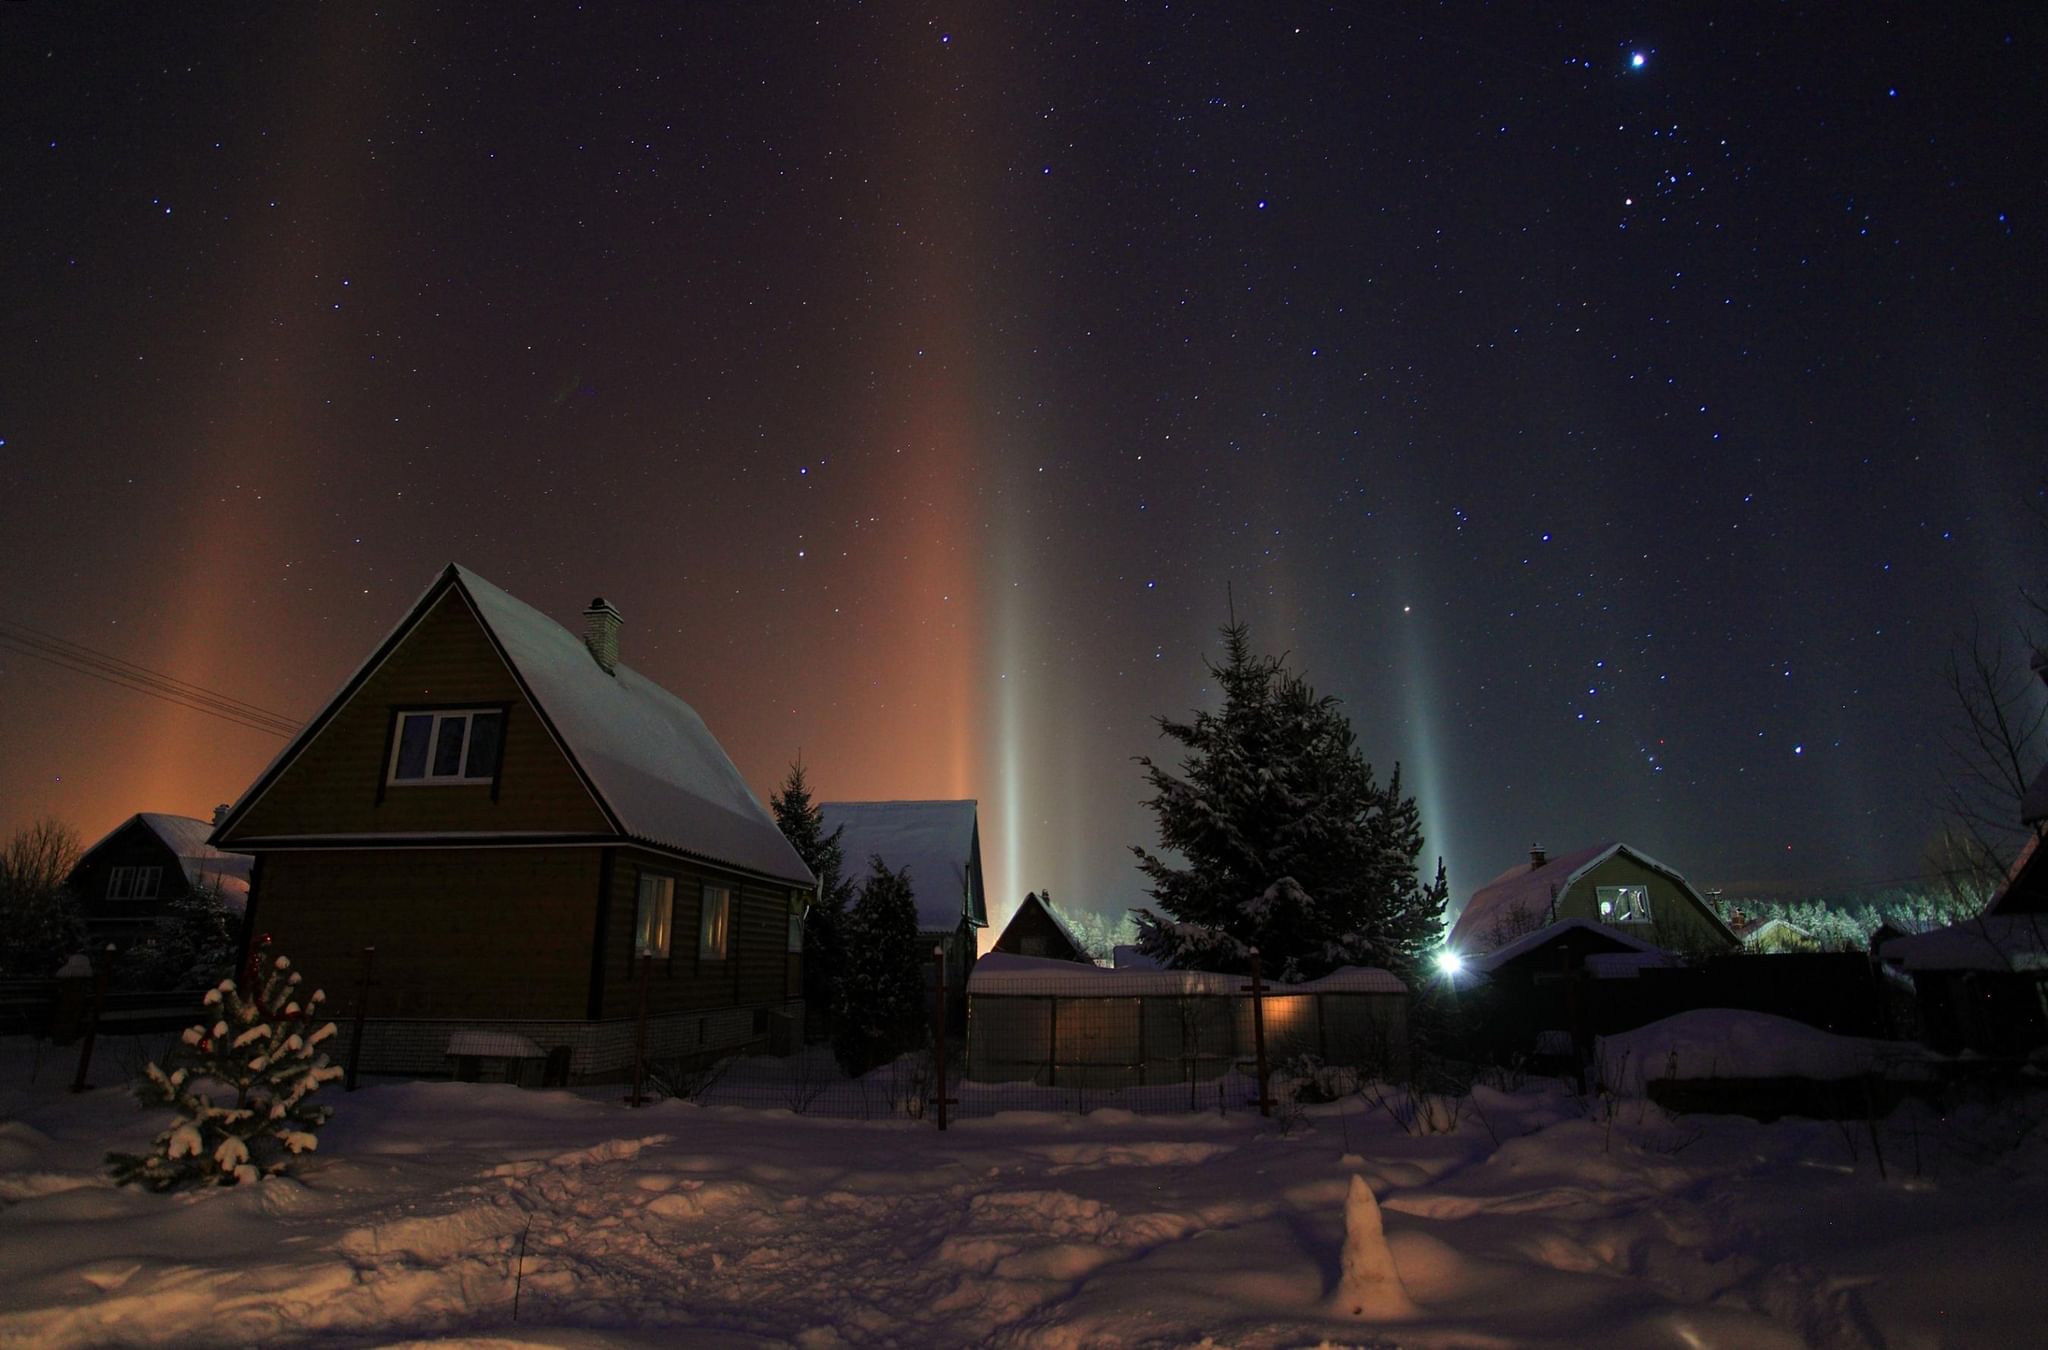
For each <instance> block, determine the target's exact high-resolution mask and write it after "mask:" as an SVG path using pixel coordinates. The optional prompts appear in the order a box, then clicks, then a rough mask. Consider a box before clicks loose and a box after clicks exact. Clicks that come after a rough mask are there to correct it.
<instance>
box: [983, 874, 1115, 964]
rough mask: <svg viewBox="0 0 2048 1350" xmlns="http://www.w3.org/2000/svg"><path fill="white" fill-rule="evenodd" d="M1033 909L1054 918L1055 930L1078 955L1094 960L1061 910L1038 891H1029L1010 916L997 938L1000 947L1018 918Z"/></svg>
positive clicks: (1051, 918)
mask: <svg viewBox="0 0 2048 1350" xmlns="http://www.w3.org/2000/svg"><path fill="white" fill-rule="evenodd" d="M1031 909H1036V910H1037V911H1038V912H1039V913H1041V914H1043V915H1045V917H1046V918H1048V919H1050V920H1052V926H1053V929H1054V931H1056V932H1058V933H1059V935H1060V936H1061V937H1062V938H1065V939H1066V943H1067V945H1068V946H1069V947H1072V948H1073V949H1074V951H1075V953H1076V954H1077V955H1079V956H1080V957H1082V958H1083V959H1084V960H1088V961H1091V962H1092V961H1093V960H1094V958H1093V957H1092V956H1090V955H1089V954H1088V949H1087V948H1086V947H1084V946H1082V945H1081V939H1079V938H1077V937H1075V936H1074V930H1073V929H1071V928H1069V927H1067V921H1066V920H1065V919H1064V918H1062V917H1061V916H1060V912H1059V911H1058V910H1056V909H1054V908H1053V907H1052V901H1050V900H1048V899H1046V898H1045V897H1044V896H1042V895H1040V894H1039V893H1038V892H1037V891H1027V892H1026V893H1025V895H1024V899H1023V900H1022V901H1021V902H1019V904H1018V905H1017V912H1016V913H1015V914H1012V915H1011V916H1010V921H1009V922H1008V923H1006V924H1004V925H1003V931H1002V935H1001V936H999V937H997V938H996V945H997V946H998V947H1000V946H1002V944H1003V938H1006V937H1008V936H1009V935H1010V930H1011V929H1012V928H1014V927H1016V926H1017V920H1019V919H1021V918H1023V917H1024V914H1025V911H1027V910H1031Z"/></svg>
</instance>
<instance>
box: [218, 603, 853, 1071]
mask: <svg viewBox="0 0 2048 1350" xmlns="http://www.w3.org/2000/svg"><path fill="white" fill-rule="evenodd" d="M584 620H585V631H584V635H583V636H582V637H580V638H579V637H577V636H575V635H573V634H571V633H570V632H568V631H567V630H566V629H564V628H562V627H561V626H560V625H559V624H557V623H555V621H554V620H552V619H550V618H548V617H547V616H546V615H544V614H542V613H540V611H538V610H536V609H534V608H532V607H531V606H529V605H527V604H525V603H523V602H521V601H519V600H516V599H514V598H513V597H512V596H510V595H508V594H506V593H505V592H504V591H502V590H500V589H498V588H497V587H496V586H493V585H492V584H490V583H489V582H488V581H485V580H484V579H483V578H481V577H479V576H477V575H476V574H475V573H474V572H471V571H468V570H467V569H465V568H462V567H458V566H453V565H451V566H450V567H448V568H447V570H446V571H444V572H442V573H441V575H440V576H439V577H437V578H436V579H435V580H434V582H433V584H432V585H430V586H429V587H428V588H427V590H426V593H425V594H424V595H422V596H421V597H420V599H419V601H418V602H417V603H416V604H415V605H413V606H412V608H411V609H410V610H409V611H408V612H407V613H406V614H405V616H404V617H403V618H402V619H401V620H400V621H399V623H398V626H397V628H396V629H394V630H393V631H392V633H391V634H390V636H389V637H387V638H385V639H384V641H383V642H381V643H380V644H379V645H378V646H377V648H376V649H375V650H374V651H373V652H371V653H370V655H369V658H368V659H367V660H366V661H364V663H363V665H362V666H361V668H360V669H358V670H357V671H356V672H355V673H354V674H353V675H351V676H350V677H349V679H348V681H347V682H346V683H345V684H344V685H343V686H342V688H341V691H340V692H339V693H337V694H336V695H335V696H334V698H333V699H332V700H330V701H329V702H328V704H327V705H326V706H325V707H324V708H323V709H322V710H321V711H320V713H319V715H318V716H316V717H314V718H313V720H312V721H311V722H310V723H308V724H307V726H306V728H305V729H304V730H303V731H301V732H300V733H299V734H298V736H297V737H295V738H294V739H293V740H292V742H291V743H290V744H289V745H288V746H287V747H286V748H285V750H284V752H283V753H282V754H280V755H279V756H278V757H277V759H276V760H275V761H274V762H273V763H272V764H271V765H270V767H269V768H267V769H266V770H264V772H263V774H262V776H261V777H259V778H258V779H257V780H256V782H255V784H254V785H253V786H251V787H250V788H249V790H248V791H247V792H246V793H245V794H244V795H243V796H242V799H241V800H240V801H239V802H237V803H236V804H235V805H234V807H233V808H232V809H231V810H230V811H229V812H228V814H227V816H226V818H225V819H224V820H223V821H222V822H221V824H220V826H219V827H218V828H217V829H216V830H215V831H214V835H213V841H212V842H213V843H214V844H215V845H216V846H219V847H222V848H228V849H234V850H237V851H241V852H246V853H251V854H254V855H255V856H256V867H255V872H254V877H253V880H252V884H251V887H250V898H249V908H248V916H247V920H246V922H245V924H244V943H245V946H246V945H247V944H248V943H249V942H251V941H253V940H254V938H255V936H256V935H269V936H271V937H272V938H273V939H274V941H275V945H276V949H277V951H278V952H279V953H280V954H282V955H286V956H289V957H290V958H291V959H292V960H293V961H294V962H295V963H296V964H297V966H298V967H299V968H300V969H301V970H302V971H303V972H304V973H305V975H306V978H307V980H308V981H309V982H310V983H312V984H315V985H318V986H323V987H325V989H326V990H327V992H328V998H329V1003H328V1006H329V1008H330V1009H332V1010H334V1012H335V1013H336V1014H337V1015H340V1016H341V1020H342V1024H343V1027H344V1036H346V1035H347V1034H348V1032H347V1030H346V1029H347V1028H348V1027H349V1025H350V1022H351V1018H350V1017H349V1016H347V1014H348V1013H349V1011H350V1010H351V1009H352V1008H353V1005H354V1002H355V999H356V995H357V991H358V988H359V980H360V978H361V974H362V972H363V970H364V968H365V966H366V960H365V957H364V955H363V951H364V948H366V947H374V948H375V949H376V953H375V958H374V968H373V974H372V976H371V978H372V980H373V981H374V983H373V984H372V986H371V988H370V992H369V1002H368V1012H369V1015H370V1020H369V1024H368V1026H367V1027H366V1030H365V1035H364V1042H363V1048H362V1057H363V1059H362V1062H363V1067H364V1068H365V1069H368V1070H373V1071H381V1072H392V1073H408V1074H419V1073H434V1072H443V1071H447V1070H448V1069H449V1068H451V1067H456V1068H457V1070H458V1071H461V1070H462V1069H463V1068H471V1067H474V1066H475V1065H476V1064H477V1062H478V1061H479V1060H480V1059H492V1060H510V1059H521V1058H536V1057H538V1056H542V1055H546V1056H547V1057H548V1059H549V1063H550V1068H551V1072H552V1074H553V1076H554V1077H556V1078H558V1079H559V1078H564V1077H567V1078H573V1079H576V1080H579V1081H580V1080H588V1079H603V1078H616V1077H618V1076H620V1075H621V1074H623V1073H626V1072H628V1071H629V1068H630V1065H631V1063H632V1059H633V1046H634V1040H635V1018H636V1014H637V1013H638V1011H639V1010H640V1008H641V1006H642V1000H643V997H644V1002H645V1009H646V1012H647V1029H646V1042H647V1053H648V1057H649V1058H650V1059H652V1060H655V1061H663V1060H670V1061H674V1060H683V1059H695V1058H701V1057H707V1056H710V1055H713V1054H716V1053H719V1052H722V1051H727V1050H733V1049H737V1048H741V1047H748V1046H756V1045H758V1046H762V1047H767V1046H771V1045H776V1044H778V1043H779V1042H780V1041H781V1040H782V1039H783V1038H786V1037H787V1036H788V1035H789V1034H790V1032H791V1029H792V1028H793V1027H795V1026H799V1025H801V1010H802V995H801V990H802V982H801V975H802V972H801V969H800V960H801V958H800V956H799V955H798V954H797V950H798V947H799V945H800V935H801V931H802V928H801V917H802V913H803V910H804V908H805V906H806V905H807V904H808V902H809V899H810V896H811V894H812V892H813V890H814V889H815V885H816V883H815V880H814V879H813V877H812V876H811V873H810V871H809V869H808V868H806V867H805V866H804V863H803V860H802V859H801V858H799V857H798V856H797V854H796V851H795V850H794V849H792V848H791V847H790V845H789V843H788V841H786V840H785V839H784V838H783V837H782V834H781V832H780V831H779V830H777V829H776V828H775V822H774V820H773V819H772V818H771V817H770V816H769V814H768V812H767V810H766V809H765V808H764V807H763V806H762V805H761V802H760V800H759V799H758V798H757V797H755V796H754V794H753V792H752V791H751V790H750V789H749V788H748V786H747V784H746V782H745V780H744V779H742V778H741V777H740V774H739V771H738V770H737V769H736V768H734V767H733V764H732V761H731V760H730V759H728V758H727V757H726V754H725V752H724V750H722V749H721V748H720V747H719V744H718V742H717V741H716V740H715V739H714V738H713V737H712V735H711V732H710V731H709V730H708V729H707V728H706V727H705V725H704V722H703V720H702V719H701V718H699V717H698V715H697V714H696V712H695V711H693V710H692V709H691V708H690V706H689V705H688V704H686V703H684V702H683V701H682V700H681V699H679V698H677V697H676V696H675V695H674V694H672V693H670V692H669V691H668V690H666V689H663V688H662V687H661V686H659V685H657V684H655V683H654V682H653V681H651V680H649V679H648V678H647V677H646V676H644V675H641V674H639V673H638V672H637V671H635V670H633V669H632V668H631V667H630V666H627V665H625V664H623V663H622V662H620V660H619V635H620V630H621V627H622V621H621V619H620V616H619V612H618V610H616V609H614V608H613V607H612V606H610V605H608V604H606V603H605V602H604V601H603V600H601V599H600V600H597V601H594V602H592V604H591V606H590V608H589V609H588V610H586V611H585V612H584ZM643 957H644V958H645V959H644V960H643V959H642V958H643ZM485 1033H488V1036H485V1039H488V1040H489V1043H490V1045H491V1046H493V1047H495V1049H494V1051H493V1053H492V1054H491V1055H489V1056H485V1055H483V1054H482V1052H480V1051H477V1050H476V1046H477V1045H478V1044H480V1043H481V1041H480V1040H479V1037H480V1036H484V1035H485ZM508 1047H509V1048H508ZM515 1051H517V1053H515ZM341 1053H344V1052H338V1053H337V1058H339V1057H340V1054H341ZM533 1071H535V1066H533V1065H531V1064H529V1065H526V1066H523V1068H522V1073H526V1072H533Z"/></svg>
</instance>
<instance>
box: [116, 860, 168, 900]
mask: <svg viewBox="0 0 2048 1350" xmlns="http://www.w3.org/2000/svg"><path fill="white" fill-rule="evenodd" d="M163 880H164V869H163V868H161V867H116V868H114V869H113V870H112V871H110V872H109V873H108V874H107V899H109V900H154V899H156V897H157V891H158V890H159V889H160V888H161V887H162V886H163Z"/></svg>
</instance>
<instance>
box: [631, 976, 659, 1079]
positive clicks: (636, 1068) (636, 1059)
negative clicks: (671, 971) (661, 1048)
mask: <svg viewBox="0 0 2048 1350" xmlns="http://www.w3.org/2000/svg"><path fill="white" fill-rule="evenodd" d="M653 964H654V957H653V956H652V955H651V954H649V953H647V952H641V953H640V981H639V987H638V989H637V991H636V992H635V994H634V996H633V1003H634V1010H633V1098H632V1106H633V1107H634V1109H635V1110H638V1109H639V1107H640V1105H641V1103H642V1102H643V1101H644V1100H645V1094H644V1089H645V1087H646V1085H647V973H648V969H649V967H651V966H652V965H653Z"/></svg>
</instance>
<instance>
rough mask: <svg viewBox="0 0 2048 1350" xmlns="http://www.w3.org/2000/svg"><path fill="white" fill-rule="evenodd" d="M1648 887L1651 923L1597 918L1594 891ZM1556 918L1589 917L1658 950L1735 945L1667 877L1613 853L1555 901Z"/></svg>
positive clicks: (1710, 917)
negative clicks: (1624, 887)
mask: <svg viewBox="0 0 2048 1350" xmlns="http://www.w3.org/2000/svg"><path fill="white" fill-rule="evenodd" d="M1601 886H1647V887H1649V890H1650V922H1649V923H1647V924H1644V923H1614V922H1613V921H1612V920H1610V919H1603V918H1601V917H1600V900H1599V891H1598V889H1597V888H1598V887H1601ZM1557 917H1558V918H1560V919H1591V920H1592V921H1593V922H1595V923H1606V924H1611V925H1612V926H1613V927H1614V928H1617V929H1619V930H1620V931H1622V932H1624V933H1627V934H1629V935H1631V936H1633V937H1639V938H1641V939H1643V940H1644V941H1646V942H1652V943H1655V944H1656V945H1657V946H1659V947H1664V948H1667V949H1668V950H1671V951H1677V952H1694V951H1727V950H1730V949H1732V948H1733V947H1734V946H1736V945H1737V944H1736V943H1735V942H1734V941H1733V940H1732V939H1731V938H1730V937H1729V935H1728V934H1727V933H1725V932H1723V931H1722V929H1721V928H1720V926H1719V925H1718V924H1716V923H1715V922H1714V919H1713V916H1712V915H1710V914H1709V913H1707V911H1706V909H1705V908H1704V907H1703V906H1701V905H1700V904H1699V903H1698V902H1697V901H1695V900H1694V899H1693V898H1692V897H1691V896H1690V895H1687V894H1686V893H1685V891H1684V889H1683V888H1681V887H1680V886H1678V885H1677V884H1676V883H1675V882H1673V881H1672V880H1671V879H1670V878H1669V877H1667V876H1665V875H1664V874H1663V873H1661V872H1657V871H1653V870H1652V869H1650V868H1648V867H1645V866H1643V865H1642V864H1641V863H1639V862H1637V861H1636V860H1635V859H1633V858H1630V857H1628V856H1626V855H1625V854H1619V853H1617V854H1616V855H1614V856H1613V857H1611V858H1608V859H1607V860H1606V861H1604V862H1602V863H1600V864H1599V865H1598V866H1596V867H1594V868H1593V869H1592V870H1591V871H1589V872H1587V873H1586V874H1585V875H1584V876H1582V877H1580V878H1579V879H1578V880H1577V881H1576V882H1574V883H1573V884H1572V886H1571V888H1570V889H1569V890H1567V891H1566V892H1565V893H1564V894H1563V895H1561V896H1559V897H1558V901H1557Z"/></svg>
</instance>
